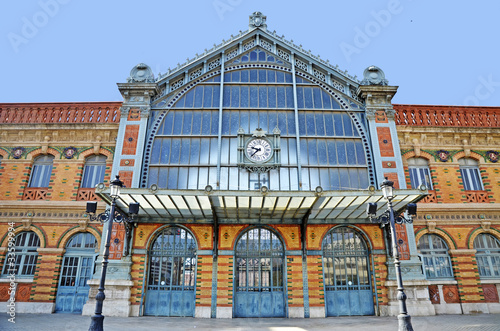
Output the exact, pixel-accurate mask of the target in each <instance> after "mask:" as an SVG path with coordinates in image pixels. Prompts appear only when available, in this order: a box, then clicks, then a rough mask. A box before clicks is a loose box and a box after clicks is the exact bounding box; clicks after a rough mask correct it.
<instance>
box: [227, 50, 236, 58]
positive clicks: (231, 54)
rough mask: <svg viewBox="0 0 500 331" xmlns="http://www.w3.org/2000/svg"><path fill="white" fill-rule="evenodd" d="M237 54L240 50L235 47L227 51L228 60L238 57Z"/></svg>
mask: <svg viewBox="0 0 500 331" xmlns="http://www.w3.org/2000/svg"><path fill="white" fill-rule="evenodd" d="M236 55H238V50H237V49H233V50H232V51H231V52H229V53H227V55H226V60H231V59H232V58H234V57H236Z"/></svg>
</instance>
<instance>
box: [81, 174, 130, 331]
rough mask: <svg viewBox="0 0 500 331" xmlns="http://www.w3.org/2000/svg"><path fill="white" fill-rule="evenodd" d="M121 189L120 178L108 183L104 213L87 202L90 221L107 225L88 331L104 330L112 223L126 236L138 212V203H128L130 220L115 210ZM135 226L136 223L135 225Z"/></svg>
mask: <svg viewBox="0 0 500 331" xmlns="http://www.w3.org/2000/svg"><path fill="white" fill-rule="evenodd" d="M122 187H123V182H122V181H121V180H120V176H116V178H115V179H113V180H112V181H111V182H110V183H109V189H110V194H109V195H110V197H111V208H110V209H109V211H108V210H106V211H105V212H104V213H101V214H98V215H96V214H95V212H96V210H97V202H95V201H92V202H87V213H88V214H89V218H90V221H99V222H101V223H102V224H104V223H107V228H106V238H105V240H106V241H105V248H104V254H103V260H102V269H101V279H100V282H99V288H98V292H97V295H96V297H95V299H96V304H95V312H94V315H93V316H92V317H91V319H92V321H91V323H90V327H89V331H102V330H104V326H103V322H104V316H103V315H102V305H103V301H104V299H105V298H106V296H105V294H104V283H105V282H106V271H107V268H108V257H109V246H110V244H111V243H110V242H111V231H112V230H113V222H116V223H122V222H123V224H124V225H125V228H126V231H127V234H128V232H130V231H131V228H132V227H133V226H134V225H133V224H134V223H133V216H134V215H136V214H138V212H139V203H130V204H129V214H130V215H131V217H130V218H128V217H127V215H125V214H123V213H121V212H120V211H118V210H116V199H117V198H118V197H119V196H120V189H121V188H122ZM135 224H137V223H135ZM127 253H128V245H125V253H124V255H127Z"/></svg>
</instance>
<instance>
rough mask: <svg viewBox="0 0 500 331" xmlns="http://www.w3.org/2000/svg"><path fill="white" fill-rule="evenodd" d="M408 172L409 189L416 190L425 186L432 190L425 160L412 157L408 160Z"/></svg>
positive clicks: (429, 173) (427, 164)
mask: <svg viewBox="0 0 500 331" xmlns="http://www.w3.org/2000/svg"><path fill="white" fill-rule="evenodd" d="M408 170H409V172H410V181H411V188H414V189H416V188H418V187H419V186H420V185H425V186H426V187H427V189H429V190H432V180H431V172H430V170H429V163H428V162H427V160H426V159H423V158H420V157H414V158H411V159H409V160H408Z"/></svg>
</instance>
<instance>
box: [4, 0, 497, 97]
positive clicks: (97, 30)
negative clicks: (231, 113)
mask: <svg viewBox="0 0 500 331" xmlns="http://www.w3.org/2000/svg"><path fill="white" fill-rule="evenodd" d="M254 11H261V12H262V13H263V14H265V15H266V16H267V25H268V29H269V30H271V31H273V30H276V32H277V33H278V35H284V36H285V37H286V39H288V40H290V39H292V40H293V42H294V43H295V44H297V45H300V44H301V45H303V47H304V48H305V49H310V50H311V51H312V53H313V54H316V55H320V56H321V58H322V59H325V60H326V59H328V60H329V61H330V63H332V64H338V65H339V67H340V69H342V70H348V72H349V74H350V75H357V76H358V77H362V74H363V70H364V69H365V68H366V67H367V66H370V65H376V66H378V67H380V68H382V70H384V72H385V75H386V78H387V79H388V80H389V84H390V85H397V86H399V90H398V93H397V94H396V96H395V98H394V99H393V102H394V103H405V104H432V105H480V106H500V65H499V60H500V56H499V49H500V43H499V41H498V33H499V32H500V23H499V21H498V13H500V2H498V1H493V0H491V1H478V2H472V1H426V0H420V1H419V0H413V1H411V0H380V1H379V0H376V1H374V0H372V1H345V0H344V1H332V0H330V1H327V0H324V1H320V0H309V1H278V0H275V1H272V0H266V1H261V0H252V1H251V0H185V1H125V0H122V1H118V0H114V1H112V0H110V1H95V0H87V1H79V0H36V1H32V0H23V1H15V0H11V1H2V3H1V4H0V50H1V51H0V59H1V62H2V64H3V65H4V68H3V70H2V71H3V75H2V76H3V77H2V80H3V82H2V84H1V86H2V89H1V92H0V102H78V101H120V100H121V96H120V93H119V92H118V89H117V87H116V83H118V82H126V79H127V77H128V75H129V72H130V69H131V68H132V67H133V66H134V65H136V64H137V63H140V62H144V63H146V64H148V65H149V66H150V67H151V68H152V69H153V72H154V73H155V75H157V74H158V72H162V73H164V72H165V71H166V70H167V68H169V67H172V68H174V67H176V66H177V63H184V62H185V61H186V58H188V57H189V58H193V57H194V55H195V54H196V53H202V52H203V51H204V49H205V48H208V49H210V48H211V47H212V46H213V44H214V43H217V44H219V43H220V42H221V41H222V39H228V38H229V37H230V36H231V34H237V33H238V32H239V30H246V29H247V28H248V16H249V15H250V14H251V13H252V12H254Z"/></svg>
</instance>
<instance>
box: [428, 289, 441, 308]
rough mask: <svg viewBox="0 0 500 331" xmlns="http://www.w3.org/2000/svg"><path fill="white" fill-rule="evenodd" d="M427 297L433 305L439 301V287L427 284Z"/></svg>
mask: <svg viewBox="0 0 500 331" xmlns="http://www.w3.org/2000/svg"><path fill="white" fill-rule="evenodd" d="M429 298H430V299H431V302H432V303H433V304H435V305H436V304H439V303H440V302H441V301H440V298H439V289H438V286H437V285H429Z"/></svg>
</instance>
